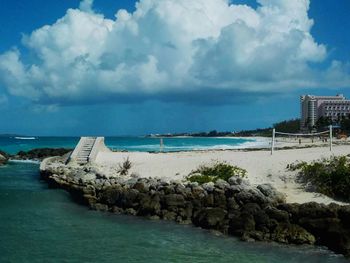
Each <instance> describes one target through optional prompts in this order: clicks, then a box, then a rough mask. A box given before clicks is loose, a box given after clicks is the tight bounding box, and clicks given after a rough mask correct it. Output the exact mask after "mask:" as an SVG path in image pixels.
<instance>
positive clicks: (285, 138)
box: [271, 126, 333, 154]
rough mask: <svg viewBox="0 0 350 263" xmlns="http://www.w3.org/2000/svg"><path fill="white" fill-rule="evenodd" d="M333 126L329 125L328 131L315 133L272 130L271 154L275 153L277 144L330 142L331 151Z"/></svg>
mask: <svg viewBox="0 0 350 263" xmlns="http://www.w3.org/2000/svg"><path fill="white" fill-rule="evenodd" d="M332 140H333V127H332V126H329V129H328V130H327V131H323V132H315V133H288V132H279V131H276V130H275V129H273V130H272V141H271V154H273V152H274V150H275V147H276V145H278V144H280V145H284V146H298V145H300V146H302V145H306V144H308V145H309V144H325V143H327V144H329V148H330V151H332V146H333V141H332Z"/></svg>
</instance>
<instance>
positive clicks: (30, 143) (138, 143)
mask: <svg viewBox="0 0 350 263" xmlns="http://www.w3.org/2000/svg"><path fill="white" fill-rule="evenodd" d="M78 141H79V137H0V150H3V151H6V152H8V153H12V154H13V153H17V152H18V151H20V150H24V151H28V150H30V149H33V148H44V147H55V148H59V147H66V148H74V147H75V145H76V144H77V143H78ZM163 142H164V148H163V150H164V151H166V152H169V151H188V150H204V149H236V148H247V147H264V146H266V145H268V142H267V141H266V140H265V139H247V138H164V139H163ZM105 143H106V145H107V146H108V147H110V148H112V149H114V150H127V151H159V150H160V139H159V138H144V137H106V138H105Z"/></svg>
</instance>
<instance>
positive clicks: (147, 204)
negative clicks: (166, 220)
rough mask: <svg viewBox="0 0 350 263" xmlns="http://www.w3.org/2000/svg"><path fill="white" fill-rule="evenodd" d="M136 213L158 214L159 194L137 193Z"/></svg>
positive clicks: (159, 207)
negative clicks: (137, 207)
mask: <svg viewBox="0 0 350 263" xmlns="http://www.w3.org/2000/svg"><path fill="white" fill-rule="evenodd" d="M138 198H139V209H138V211H137V214H138V215H141V216H145V215H159V214H160V210H161V205H160V197H159V195H154V196H150V195H148V194H143V193H142V194H139V195H138Z"/></svg>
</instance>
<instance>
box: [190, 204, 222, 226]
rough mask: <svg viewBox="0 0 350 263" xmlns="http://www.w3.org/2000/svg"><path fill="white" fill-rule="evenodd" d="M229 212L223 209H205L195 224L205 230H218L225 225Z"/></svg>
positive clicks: (194, 219) (195, 219) (198, 215)
mask: <svg viewBox="0 0 350 263" xmlns="http://www.w3.org/2000/svg"><path fill="white" fill-rule="evenodd" d="M226 214H227V211H226V210H224V209H222V208H218V207H215V208H203V209H202V210H201V211H200V212H199V213H198V214H197V216H196V217H195V218H193V223H194V224H195V225H197V226H201V227H203V228H214V229H218V228H220V226H222V225H223V223H224V219H225V217H226Z"/></svg>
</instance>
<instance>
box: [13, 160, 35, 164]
mask: <svg viewBox="0 0 350 263" xmlns="http://www.w3.org/2000/svg"><path fill="white" fill-rule="evenodd" d="M9 162H10V163H35V164H40V161H35V160H9Z"/></svg>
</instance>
